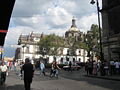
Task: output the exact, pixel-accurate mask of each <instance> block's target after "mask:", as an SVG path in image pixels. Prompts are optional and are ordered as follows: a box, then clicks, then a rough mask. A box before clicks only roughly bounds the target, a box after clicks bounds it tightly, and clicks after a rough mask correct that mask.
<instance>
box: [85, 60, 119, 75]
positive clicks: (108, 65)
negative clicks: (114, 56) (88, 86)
mask: <svg viewBox="0 0 120 90" xmlns="http://www.w3.org/2000/svg"><path fill="white" fill-rule="evenodd" d="M85 71H86V72H87V75H98V73H100V74H102V75H103V76H105V75H106V76H108V75H120V62H119V61H109V62H108V61H104V62H100V61H98V62H96V61H95V60H91V59H88V61H87V62H86V63H85Z"/></svg>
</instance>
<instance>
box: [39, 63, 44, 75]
mask: <svg viewBox="0 0 120 90" xmlns="http://www.w3.org/2000/svg"><path fill="white" fill-rule="evenodd" d="M40 70H41V72H40V74H41V75H42V74H43V75H44V76H45V65H44V63H43V62H42V61H41V62H40Z"/></svg>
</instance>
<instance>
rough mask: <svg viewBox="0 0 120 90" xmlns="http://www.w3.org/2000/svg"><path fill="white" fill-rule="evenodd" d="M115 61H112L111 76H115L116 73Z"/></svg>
mask: <svg viewBox="0 0 120 90" xmlns="http://www.w3.org/2000/svg"><path fill="white" fill-rule="evenodd" d="M114 63H115V62H114V61H113V60H111V61H110V75H113V74H114V73H115V65H114Z"/></svg>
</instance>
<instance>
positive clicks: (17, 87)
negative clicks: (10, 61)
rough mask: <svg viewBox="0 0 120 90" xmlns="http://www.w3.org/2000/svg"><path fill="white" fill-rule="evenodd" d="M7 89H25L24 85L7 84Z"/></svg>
mask: <svg viewBox="0 0 120 90" xmlns="http://www.w3.org/2000/svg"><path fill="white" fill-rule="evenodd" d="M5 90H24V85H19V84H18V85H14V86H7V87H6V88H5Z"/></svg>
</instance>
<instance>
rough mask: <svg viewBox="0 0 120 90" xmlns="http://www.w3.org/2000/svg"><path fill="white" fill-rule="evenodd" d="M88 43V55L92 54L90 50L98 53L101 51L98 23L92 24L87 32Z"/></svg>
mask: <svg viewBox="0 0 120 90" xmlns="http://www.w3.org/2000/svg"><path fill="white" fill-rule="evenodd" d="M85 41H86V44H87V45H88V56H90V55H89V54H90V52H91V51H92V52H93V51H94V52H96V53H97V54H98V52H99V51H97V50H98V48H99V28H98V25H95V24H92V25H91V29H90V31H88V32H87V34H86V39H85Z"/></svg>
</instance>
